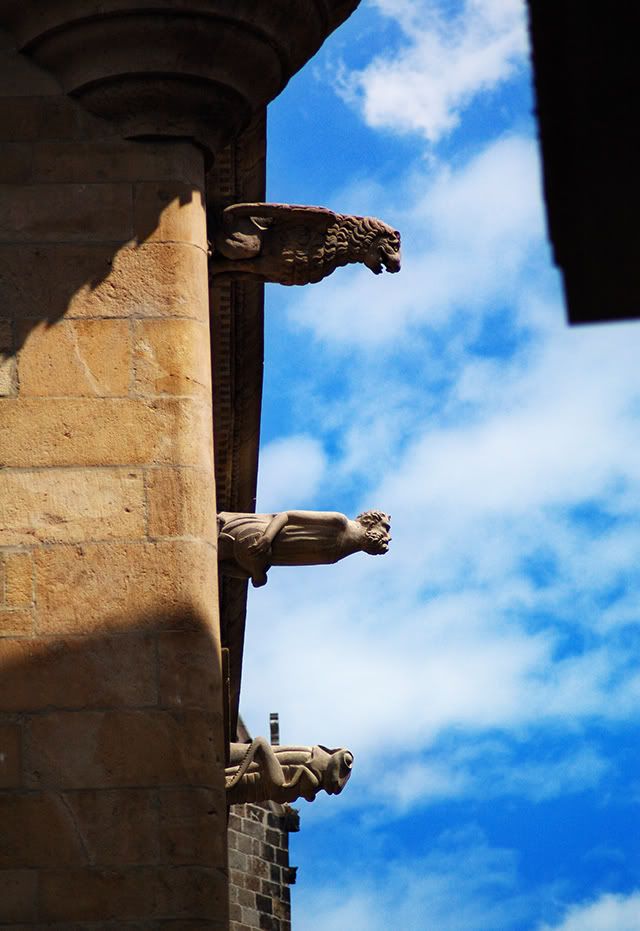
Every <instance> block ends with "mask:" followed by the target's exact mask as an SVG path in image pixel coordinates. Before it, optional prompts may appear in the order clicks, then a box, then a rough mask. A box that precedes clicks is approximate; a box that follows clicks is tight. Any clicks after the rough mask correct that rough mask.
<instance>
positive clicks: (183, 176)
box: [30, 140, 203, 185]
mask: <svg viewBox="0 0 640 931" xmlns="http://www.w3.org/2000/svg"><path fill="white" fill-rule="evenodd" d="M30 171H31V178H32V180H33V181H35V182H41V181H55V182H57V183H64V182H66V183H73V182H83V183H91V182H104V181H139V180H140V178H149V179H155V180H156V181H172V182H175V181H183V182H187V183H189V184H192V185H197V184H199V183H201V182H202V174H203V154H202V150H201V149H198V148H196V146H194V145H193V144H191V143H189V142H186V141H185V142H181V141H180V140H175V141H174V142H172V143H170V144H167V143H166V142H164V143H158V142H156V143H154V142H135V141H131V142H125V141H119V140H108V141H104V142H89V143H88V142H77V141H76V142H39V143H38V144H37V145H35V146H34V149H33V161H32V163H31V166H30Z"/></svg>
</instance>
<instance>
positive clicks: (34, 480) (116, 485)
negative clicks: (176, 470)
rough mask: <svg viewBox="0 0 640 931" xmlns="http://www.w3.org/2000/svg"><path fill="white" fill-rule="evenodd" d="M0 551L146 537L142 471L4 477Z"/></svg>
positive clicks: (46, 471)
mask: <svg viewBox="0 0 640 931" xmlns="http://www.w3.org/2000/svg"><path fill="white" fill-rule="evenodd" d="M0 501H2V507H3V511H2V524H1V525H0V546H19V545H21V544H33V543H36V542H38V543H76V542H81V541H83V540H91V539H93V540H108V539H114V538H119V539H127V538H129V539H131V538H134V539H135V538H138V537H144V536H145V532H146V530H145V491H144V474H143V471H142V469H137V470H131V469H42V470H37V471H36V470H32V471H31V470H30V471H19V472H13V471H10V470H5V471H0Z"/></svg>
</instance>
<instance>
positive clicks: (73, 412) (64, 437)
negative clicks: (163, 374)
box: [0, 398, 213, 468]
mask: <svg viewBox="0 0 640 931" xmlns="http://www.w3.org/2000/svg"><path fill="white" fill-rule="evenodd" d="M210 433H211V413H210V410H208V408H207V407H206V406H205V405H202V404H199V403H198V402H196V401H193V400H190V399H178V398H158V399H157V400H149V401H146V400H137V399H127V398H123V399H115V398H113V399H112V398H108V399H99V398H91V399H87V398H77V399H58V398H46V399H45V398H24V399H20V400H19V401H18V400H15V399H13V398H11V399H8V398H0V467H2V466H19V467H23V468H24V467H25V466H26V467H32V468H33V467H37V466H65V465H70V466H74V465H96V466H100V465H104V466H108V465H140V464H144V463H158V464H164V463H166V464H170V465H174V464H175V465H178V464H180V465H194V466H201V467H204V468H211V465H212V458H213V453H212V447H211V442H210Z"/></svg>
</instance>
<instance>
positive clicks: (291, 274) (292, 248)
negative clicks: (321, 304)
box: [210, 204, 400, 285]
mask: <svg viewBox="0 0 640 931" xmlns="http://www.w3.org/2000/svg"><path fill="white" fill-rule="evenodd" d="M212 253H213V254H212V258H211V262H210V271H211V274H212V275H220V274H225V273H227V274H228V273H232V274H234V275H235V274H238V273H239V274H242V275H249V276H251V277H252V278H257V279H259V280H261V281H265V282H266V281H270V282H275V283H276V284H285V285H294V284H314V283H315V282H317V281H322V279H323V278H326V277H327V275H331V274H332V272H334V271H335V270H336V268H340V267H341V266H343V265H349V264H351V263H353V262H363V263H364V264H365V265H366V266H367V268H369V269H371V271H372V272H373V273H374V275H379V274H380V273H381V271H382V269H383V268H386V269H387V271H388V272H399V271H400V233H399V232H398V231H397V230H394V229H392V228H391V227H390V226H387V224H386V223H383V222H382V220H377V219H376V218H375V217H352V216H346V215H344V214H341V213H334V212H333V211H332V210H327V209H326V208H325V207H302V206H299V205H297V204H232V205H231V206H230V207H227V208H226V209H225V210H224V211H223V213H222V222H221V225H220V228H219V230H218V232H217V235H216V236H215V240H214V243H213V248H212Z"/></svg>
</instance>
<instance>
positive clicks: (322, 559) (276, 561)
mask: <svg viewBox="0 0 640 931" xmlns="http://www.w3.org/2000/svg"><path fill="white" fill-rule="evenodd" d="M288 513H289V520H288V522H287V525H286V527H284V528H283V530H281V531H280V533H279V534H278V536H277V537H276V539H275V540H274V541H273V544H272V546H271V554H270V557H269V563H270V565H272V566H308V565H329V564H331V563H334V562H337V561H338V560H339V559H340V558H341V557H342V556H343V555H345V554H344V552H343V544H342V536H343V531H344V529H345V528H346V526H347V518H346V517H345V515H344V514H338V513H335V512H331V511H327V512H324V511H322V512H319V511H289V512H288ZM218 517H219V518H220V520H221V527H220V530H221V533H226V534H228V535H229V536H231V537H233V539H234V541H235V545H236V549H235V553H236V555H237V554H238V552H242V551H243V550H245V549H246V547H248V546H249V545H250V544H251V543H253V541H254V540H255V539H256V538H257V537H258V536H259V535H260V534H262V533H264V531H265V529H266V528H267V526H268V524H269V522H270V521H271V519H272V518H273V517H274V515H273V514H231V513H227V512H224V511H223V512H221V513H220V514H219V515H218Z"/></svg>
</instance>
